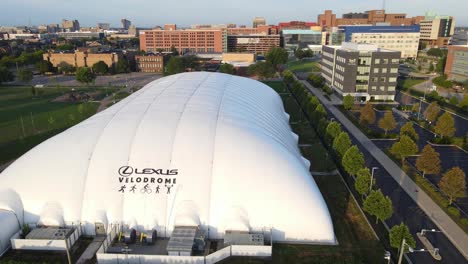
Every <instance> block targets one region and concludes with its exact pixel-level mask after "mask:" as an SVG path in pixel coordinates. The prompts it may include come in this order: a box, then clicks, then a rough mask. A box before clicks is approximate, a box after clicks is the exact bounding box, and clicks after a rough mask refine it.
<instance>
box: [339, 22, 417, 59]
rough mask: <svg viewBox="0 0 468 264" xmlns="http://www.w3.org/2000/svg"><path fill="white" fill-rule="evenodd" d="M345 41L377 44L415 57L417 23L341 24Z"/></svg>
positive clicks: (408, 56) (404, 56)
mask: <svg viewBox="0 0 468 264" xmlns="http://www.w3.org/2000/svg"><path fill="white" fill-rule="evenodd" d="M340 28H341V29H342V30H343V32H344V33H345V41H347V42H354V43H367V44H374V45H377V46H378V47H379V48H381V49H388V50H395V51H400V52H401V57H402V58H416V57H417V55H418V47H419V38H420V35H421V34H420V33H419V29H420V27H419V25H413V26H342V27H340Z"/></svg>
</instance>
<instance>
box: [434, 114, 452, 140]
mask: <svg viewBox="0 0 468 264" xmlns="http://www.w3.org/2000/svg"><path fill="white" fill-rule="evenodd" d="M434 131H435V132H436V133H437V134H439V135H440V136H441V137H452V136H453V135H454V134H455V131H456V128H455V120H454V119H453V116H452V115H451V114H450V113H449V112H445V113H444V114H443V115H441V116H440V117H439V118H438V119H437V122H436V125H435V127H434Z"/></svg>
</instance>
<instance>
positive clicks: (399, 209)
mask: <svg viewBox="0 0 468 264" xmlns="http://www.w3.org/2000/svg"><path fill="white" fill-rule="evenodd" d="M327 111H328V110H327ZM329 117H333V118H335V119H336V116H334V115H333V114H332V113H330V112H329ZM343 130H345V131H347V129H345V128H344V127H343ZM348 132H349V131H348ZM349 134H350V138H351V140H352V141H353V143H354V144H355V145H356V146H358V147H359V149H360V150H361V151H362V153H363V154H364V157H365V161H366V166H367V167H370V168H371V167H379V169H377V170H375V173H374V177H375V179H376V180H377V183H376V185H377V187H378V188H380V189H381V190H382V192H383V194H384V195H388V196H389V197H390V198H391V200H392V203H393V209H394V213H393V215H392V217H391V218H390V219H388V220H387V221H386V223H387V224H388V225H389V227H390V228H391V227H392V226H394V225H398V224H400V223H401V222H404V223H405V224H406V225H408V227H409V229H410V231H411V233H412V234H413V236H414V237H415V240H416V243H417V245H416V249H420V248H423V245H422V243H421V242H420V241H419V239H418V238H417V237H416V233H417V232H420V231H421V229H436V230H438V229H439V228H438V227H437V226H436V225H435V224H434V222H433V221H432V220H431V219H430V217H429V216H428V215H426V213H425V212H424V211H423V210H422V209H420V207H419V206H418V205H417V204H416V202H415V200H413V199H412V198H411V197H410V196H409V195H408V194H407V193H406V191H405V190H403V189H402V187H401V186H400V184H399V183H398V182H397V181H396V180H395V179H394V178H393V177H392V176H391V175H390V174H389V173H388V172H387V171H386V170H385V169H384V168H383V166H382V165H381V164H380V163H379V162H378V161H377V160H375V158H374V157H373V156H372V154H370V153H369V152H368V151H367V150H366V149H365V148H364V146H363V145H362V144H361V142H359V141H357V140H356V138H355V137H354V136H353V135H352V134H351V133H349ZM414 195H417V193H415V194H414ZM427 238H428V239H429V241H430V242H431V243H432V245H433V246H434V247H436V248H439V250H440V255H441V256H442V260H441V261H437V260H435V259H434V258H432V256H431V255H430V254H429V253H428V252H415V253H409V254H407V255H408V257H409V258H410V260H411V261H412V262H413V263H424V264H426V263H428V264H429V263H434V264H437V263H444V264H445V263H446V264H454V263H468V262H467V260H466V258H465V257H464V256H463V255H462V254H461V253H460V252H459V251H458V250H457V249H456V247H455V246H454V245H453V244H452V242H451V241H450V240H449V239H448V238H447V237H446V236H445V234H444V233H428V234H427Z"/></svg>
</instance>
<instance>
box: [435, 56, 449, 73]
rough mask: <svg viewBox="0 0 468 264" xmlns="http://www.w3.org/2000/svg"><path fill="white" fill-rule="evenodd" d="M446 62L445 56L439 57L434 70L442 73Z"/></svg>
mask: <svg viewBox="0 0 468 264" xmlns="http://www.w3.org/2000/svg"><path fill="white" fill-rule="evenodd" d="M446 63H447V56H443V57H442V58H440V59H439V60H438V61H437V65H436V72H438V73H444V70H445V64H446Z"/></svg>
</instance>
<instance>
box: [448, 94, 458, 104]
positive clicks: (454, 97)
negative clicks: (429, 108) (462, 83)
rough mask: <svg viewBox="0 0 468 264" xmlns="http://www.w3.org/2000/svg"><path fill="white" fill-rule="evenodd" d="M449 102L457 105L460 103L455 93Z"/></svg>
mask: <svg viewBox="0 0 468 264" xmlns="http://www.w3.org/2000/svg"><path fill="white" fill-rule="evenodd" d="M449 103H450V104H451V105H457V104H458V98H457V97H456V96H455V95H454V96H452V98H450V101H449Z"/></svg>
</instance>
